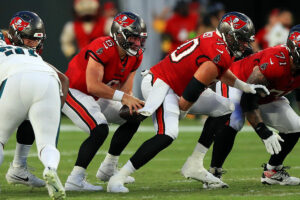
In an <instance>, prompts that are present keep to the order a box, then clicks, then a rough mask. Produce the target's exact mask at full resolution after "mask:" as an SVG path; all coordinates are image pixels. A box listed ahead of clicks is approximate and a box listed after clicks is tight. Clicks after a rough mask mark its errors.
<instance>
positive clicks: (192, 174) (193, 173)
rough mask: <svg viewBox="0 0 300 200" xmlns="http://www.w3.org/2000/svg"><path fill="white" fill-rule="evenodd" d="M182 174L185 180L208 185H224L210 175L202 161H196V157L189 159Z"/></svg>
mask: <svg viewBox="0 0 300 200" xmlns="http://www.w3.org/2000/svg"><path fill="white" fill-rule="evenodd" d="M181 173H182V175H183V176H184V177H185V178H192V179H195V180H197V181H201V182H202V183H207V184H222V183H223V182H222V181H221V180H220V179H219V178H217V177H215V176H214V175H212V174H211V173H209V172H208V171H207V170H206V169H205V168H204V167H203V160H202V159H195V158H194V157H192V156H190V157H188V159H187V161H186V162H185V163H184V165H183V167H182V169H181Z"/></svg>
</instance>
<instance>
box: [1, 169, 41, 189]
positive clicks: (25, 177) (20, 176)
mask: <svg viewBox="0 0 300 200" xmlns="http://www.w3.org/2000/svg"><path fill="white" fill-rule="evenodd" d="M5 177H6V180H7V182H8V183H9V184H23V185H27V186H30V187H44V186H45V185H46V184H45V181H43V180H42V179H39V178H37V177H36V176H35V175H33V174H32V173H30V171H29V170H28V169H27V166H21V167H14V166H13V165H12V163H11V164H10V167H9V169H8V171H7V173H6V176H5Z"/></svg>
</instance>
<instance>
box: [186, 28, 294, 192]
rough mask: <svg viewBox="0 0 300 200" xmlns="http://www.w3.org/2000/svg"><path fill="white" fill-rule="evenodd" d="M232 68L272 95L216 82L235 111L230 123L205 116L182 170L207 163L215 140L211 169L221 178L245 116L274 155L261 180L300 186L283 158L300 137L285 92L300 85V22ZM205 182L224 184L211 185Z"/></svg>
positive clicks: (240, 75)
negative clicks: (284, 39)
mask: <svg viewBox="0 0 300 200" xmlns="http://www.w3.org/2000/svg"><path fill="white" fill-rule="evenodd" d="M230 70H231V71H232V72H233V73H234V74H235V75H236V76H237V77H238V78H240V79H241V80H244V81H247V82H248V83H252V84H262V85H265V86H266V87H267V88H268V89H269V90H270V92H271V94H270V95H269V96H266V97H261V96H260V95H257V94H255V95H250V94H245V93H243V92H242V91H240V90H237V89H235V88H232V87H228V86H226V85H221V84H220V83H218V88H217V89H218V90H219V91H220V90H222V91H223V94H225V95H226V96H228V97H229V98H230V99H232V101H233V102H234V103H235V107H236V110H235V111H234V112H233V113H232V115H231V117H230V120H229V121H227V123H226V124H224V123H223V124H222V122H221V123H220V122H218V120H219V119H218V118H210V119H208V120H207V122H206V124H205V126H204V130H203V132H202V135H201V137H200V139H199V140H198V144H197V146H196V148H195V150H194V152H193V154H192V155H191V156H190V157H189V158H188V160H187V161H186V163H185V165H184V166H183V168H182V172H183V173H184V171H188V170H192V168H195V167H196V168H198V167H199V166H203V158H204V155H205V153H206V152H207V150H208V148H209V147H210V145H211V143H212V142H213V141H214V147H213V154H212V161H211V165H210V166H211V168H210V172H212V173H213V174H214V175H215V176H217V177H221V175H222V171H223V170H222V165H223V163H224V161H225V159H226V158H227V156H228V154H229V153H230V151H231V149H232V147H233V144H234V139H235V136H236V134H237V133H238V132H239V131H240V130H241V129H242V127H243V125H244V122H245V116H246V118H247V119H248V121H249V122H250V124H251V126H252V127H253V128H254V130H255V131H256V133H257V134H258V135H259V137H260V138H261V139H262V140H263V142H264V144H265V146H266V149H267V152H269V153H270V154H272V156H271V158H270V160H269V162H268V164H267V165H263V167H264V172H263V174H262V178H261V182H262V183H264V184H270V185H272V184H280V185H299V184H300V179H299V178H296V177H291V176H290V175H289V174H288V173H287V172H286V167H284V166H283V161H284V159H285V158H286V156H287V155H288V154H289V153H290V151H291V150H292V149H293V147H294V146H295V144H296V143H297V141H298V139H299V136H300V123H299V120H300V118H299V116H298V115H297V114H296V113H295V112H294V110H293V109H292V107H291V106H290V105H289V101H288V100H287V99H286V98H285V97H284V95H286V94H288V93H289V92H291V91H292V90H294V89H296V88H298V87H300V76H299V72H300V25H297V26H294V27H293V28H292V29H291V30H290V32H289V37H288V39H287V43H286V45H279V46H276V47H270V48H267V49H265V50H263V51H260V52H258V53H256V54H253V55H251V56H250V57H247V58H244V59H242V60H240V61H238V62H235V63H233V64H232V66H231V67H230ZM266 125H268V126H270V127H272V128H274V129H276V130H277V131H279V135H277V134H274V133H273V131H271V130H269V129H268V128H267V126H266ZM214 127H218V129H219V131H218V130H216V129H215V128H214ZM213 137H214V138H213ZM281 138H282V139H281ZM283 141H284V142H283ZM204 187H210V188H218V187H222V186H221V185H218V184H217V185H214V184H212V185H204Z"/></svg>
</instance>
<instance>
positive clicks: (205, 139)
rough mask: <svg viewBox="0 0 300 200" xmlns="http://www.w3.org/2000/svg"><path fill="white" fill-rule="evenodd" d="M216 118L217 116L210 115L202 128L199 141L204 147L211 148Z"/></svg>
mask: <svg viewBox="0 0 300 200" xmlns="http://www.w3.org/2000/svg"><path fill="white" fill-rule="evenodd" d="M215 121H216V118H215V117H208V118H207V119H206V121H205V123H204V127H203V130H202V133H201V135H200V138H199V140H198V143H200V144H202V145H203V146H204V147H206V148H207V149H209V147H210V146H211V144H212V143H213V140H214V137H215V135H214V132H213V131H214V125H215Z"/></svg>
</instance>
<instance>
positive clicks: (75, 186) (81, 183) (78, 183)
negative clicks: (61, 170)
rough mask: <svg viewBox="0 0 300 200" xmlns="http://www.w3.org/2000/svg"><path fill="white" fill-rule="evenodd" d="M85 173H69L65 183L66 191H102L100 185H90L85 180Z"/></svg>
mask: <svg viewBox="0 0 300 200" xmlns="http://www.w3.org/2000/svg"><path fill="white" fill-rule="evenodd" d="M85 177H86V176H85V174H82V175H81V174H80V175H72V174H71V175H70V176H69V177H68V179H67V181H66V183H65V189H66V191H102V190H103V187H102V186H96V185H92V184H90V183H89V182H87V181H86V178H85Z"/></svg>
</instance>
